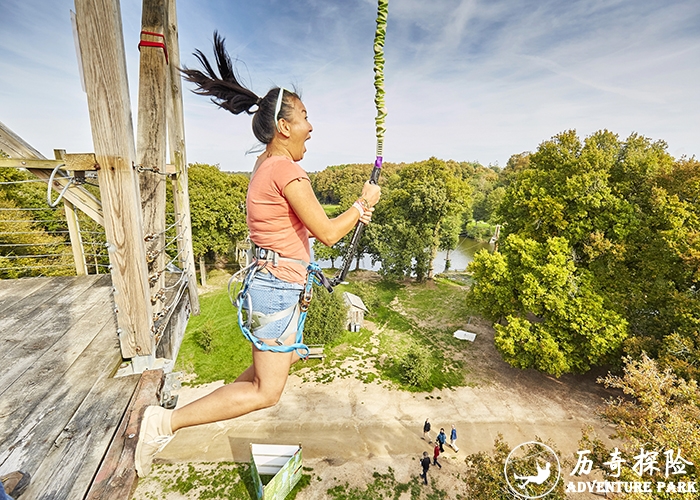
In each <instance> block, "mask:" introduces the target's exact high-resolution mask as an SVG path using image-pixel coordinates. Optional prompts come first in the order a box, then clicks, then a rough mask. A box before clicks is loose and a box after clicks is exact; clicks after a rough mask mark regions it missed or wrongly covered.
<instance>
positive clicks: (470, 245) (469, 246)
mask: <svg viewBox="0 0 700 500" xmlns="http://www.w3.org/2000/svg"><path fill="white" fill-rule="evenodd" d="M482 249H486V250H489V251H491V250H493V245H491V244H489V243H488V242H483V241H476V240H472V239H471V238H460V239H459V243H458V244H457V248H455V249H454V250H451V251H450V271H464V270H465V269H466V268H467V265H468V264H469V263H470V262H471V261H472V260H474V254H476V252H478V251H479V250H482ZM446 256H447V252H438V254H437V257H435V262H434V267H435V273H436V274H437V273H441V272H443V271H444V270H445V257H446ZM311 260H312V261H313V260H314V254H313V248H312V249H311ZM317 262H318V264H319V265H320V266H321V267H330V266H331V261H330V260H319V261H317ZM341 265H342V259H336V260H335V267H336V268H338V267H340V266H341ZM379 267H380V264H379V263H377V264H375V265H374V266H373V265H372V260H371V259H370V258H369V257H368V256H364V257H363V258H362V259H361V260H360V269H369V270H372V271H378V270H379ZM353 269H355V263H354V262H353V263H352V265H351V266H350V270H353Z"/></svg>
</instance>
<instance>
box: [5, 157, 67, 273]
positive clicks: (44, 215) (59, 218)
mask: <svg viewBox="0 0 700 500" xmlns="http://www.w3.org/2000/svg"><path fill="white" fill-rule="evenodd" d="M3 156H4V157H6V156H7V155H6V154H5V153H4V152H2V151H1V150H0V157H3ZM0 181H2V182H4V183H6V184H4V185H3V186H1V189H0V209H2V210H1V211H0V213H1V216H0V219H1V220H0V277H1V278H21V277H27V276H63V275H71V274H75V267H74V265H73V257H72V254H71V253H70V249H69V247H70V240H69V237H68V235H67V234H65V235H62V234H61V233H60V231H63V232H66V233H67V229H66V219H65V214H64V212H63V210H56V209H52V208H50V207H49V206H48V204H47V203H46V184H45V183H43V182H32V181H37V179H36V177H34V176H33V175H31V174H30V173H28V172H27V171H26V170H24V169H15V168H6V169H0Z"/></svg>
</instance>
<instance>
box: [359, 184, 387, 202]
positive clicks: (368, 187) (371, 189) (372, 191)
mask: <svg viewBox="0 0 700 500" xmlns="http://www.w3.org/2000/svg"><path fill="white" fill-rule="evenodd" d="M381 192H382V188H380V187H379V186H378V185H377V184H372V183H370V182H369V181H367V182H365V185H364V186H362V194H361V195H360V196H361V197H362V198H364V199H365V200H366V201H367V203H368V204H369V206H370V207H373V206H374V205H376V204H377V202H378V201H379V197H380V196H381Z"/></svg>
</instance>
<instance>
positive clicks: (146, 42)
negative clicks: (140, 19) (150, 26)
mask: <svg viewBox="0 0 700 500" xmlns="http://www.w3.org/2000/svg"><path fill="white" fill-rule="evenodd" d="M143 35H151V36H158V37H161V38H162V39H163V41H162V42H151V41H150V40H140V41H139V50H141V47H158V48H161V49H163V54H165V64H168V48H167V47H166V46H165V35H161V34H160V33H154V32H152V31H142V32H141V36H143Z"/></svg>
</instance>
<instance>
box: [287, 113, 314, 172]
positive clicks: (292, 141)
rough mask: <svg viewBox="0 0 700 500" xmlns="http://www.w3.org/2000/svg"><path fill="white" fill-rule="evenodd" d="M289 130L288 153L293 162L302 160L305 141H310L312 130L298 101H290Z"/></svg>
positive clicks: (304, 151)
mask: <svg viewBox="0 0 700 500" xmlns="http://www.w3.org/2000/svg"><path fill="white" fill-rule="evenodd" d="M287 123H288V124H289V128H290V135H289V152H290V153H291V154H292V157H293V158H292V159H293V160H294V161H299V160H301V159H302V158H304V153H306V145H305V143H306V141H308V140H309V139H311V131H312V130H313V129H314V128H313V127H312V126H311V123H309V118H308V116H307V114H306V107H305V106H304V103H303V102H301V101H300V100H299V99H293V100H292V113H291V118H290V119H289V120H288V121H287Z"/></svg>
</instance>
